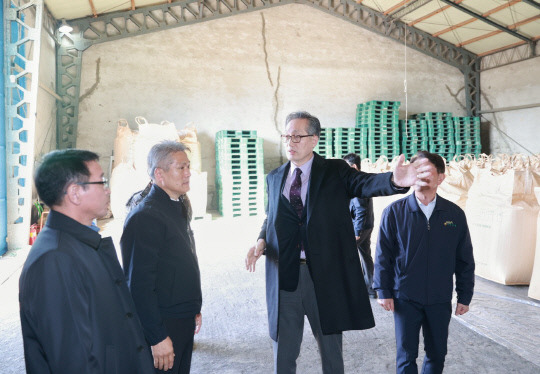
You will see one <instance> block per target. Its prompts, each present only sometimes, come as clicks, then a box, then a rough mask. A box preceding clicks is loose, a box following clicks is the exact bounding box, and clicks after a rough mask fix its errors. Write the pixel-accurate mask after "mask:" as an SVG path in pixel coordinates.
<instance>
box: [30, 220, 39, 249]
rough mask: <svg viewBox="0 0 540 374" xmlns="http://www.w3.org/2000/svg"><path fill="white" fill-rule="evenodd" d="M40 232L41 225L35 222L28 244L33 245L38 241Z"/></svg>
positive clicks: (31, 227)
mask: <svg viewBox="0 0 540 374" xmlns="http://www.w3.org/2000/svg"><path fill="white" fill-rule="evenodd" d="M38 233H39V225H38V224H37V223H34V224H33V225H31V226H30V238H29V239H28V244H30V245H32V244H34V242H35V241H36V237H37V234H38Z"/></svg>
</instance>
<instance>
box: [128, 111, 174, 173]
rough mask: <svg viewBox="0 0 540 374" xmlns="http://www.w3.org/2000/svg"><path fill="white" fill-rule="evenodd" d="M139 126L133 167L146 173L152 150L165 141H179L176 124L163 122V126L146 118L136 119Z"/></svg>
mask: <svg viewBox="0 0 540 374" xmlns="http://www.w3.org/2000/svg"><path fill="white" fill-rule="evenodd" d="M135 122H137V124H138V125H139V135H138V136H137V139H136V140H135V142H134V145H133V165H134V166H135V170H137V171H138V172H141V174H142V172H144V173H146V171H147V168H148V164H147V157H148V152H150V149H151V148H152V147H153V146H154V145H155V144H157V143H159V142H161V141H163V140H173V141H176V142H177V141H178V133H177V131H176V127H175V126H174V123H171V122H167V121H163V122H161V124H155V123H148V121H146V118H144V117H135Z"/></svg>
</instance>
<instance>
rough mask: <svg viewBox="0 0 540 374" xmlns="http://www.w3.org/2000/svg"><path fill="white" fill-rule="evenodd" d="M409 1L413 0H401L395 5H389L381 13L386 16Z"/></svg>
mask: <svg viewBox="0 0 540 374" xmlns="http://www.w3.org/2000/svg"><path fill="white" fill-rule="evenodd" d="M411 1H413V0H403V1H401V2H399V3H397V4H396V5H394V6H393V7H390V8H389V9H387V10H385V11H384V12H383V14H384V15H385V16H387V15H389V14H390V13H392V12H393V11H394V10H397V9H400V8H401V7H403V5H406V4H407V3H410V2H411Z"/></svg>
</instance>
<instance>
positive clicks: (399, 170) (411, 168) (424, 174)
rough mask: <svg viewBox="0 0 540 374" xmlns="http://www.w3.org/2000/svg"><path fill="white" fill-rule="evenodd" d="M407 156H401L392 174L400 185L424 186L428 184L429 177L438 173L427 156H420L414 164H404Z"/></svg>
mask: <svg viewBox="0 0 540 374" xmlns="http://www.w3.org/2000/svg"><path fill="white" fill-rule="evenodd" d="M404 162H405V156H404V155H401V156H399V159H398V162H397V165H396V168H395V169H394V173H393V175H392V180H393V182H394V184H395V185H396V186H398V187H411V186H412V187H422V186H426V185H427V184H428V182H427V179H429V178H430V177H434V176H436V175H437V170H436V169H435V166H434V165H433V164H431V163H430V162H429V160H428V159H427V158H419V159H418V160H416V161H415V162H414V163H412V164H408V165H404V164H403V163H404Z"/></svg>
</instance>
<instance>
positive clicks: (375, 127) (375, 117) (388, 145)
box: [356, 100, 401, 162]
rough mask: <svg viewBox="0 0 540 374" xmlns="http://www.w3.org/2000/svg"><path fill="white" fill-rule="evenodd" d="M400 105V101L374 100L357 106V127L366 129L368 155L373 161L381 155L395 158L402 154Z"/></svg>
mask: <svg viewBox="0 0 540 374" xmlns="http://www.w3.org/2000/svg"><path fill="white" fill-rule="evenodd" d="M400 105H401V102H399V101H377V100H373V101H368V102H367V103H363V104H358V106H357V109H356V127H358V128H361V129H364V130H365V132H364V134H366V135H367V141H366V145H367V155H368V157H369V158H370V159H371V161H373V162H375V161H376V160H377V159H378V158H379V157H380V156H387V157H388V158H394V157H395V156H399V154H400V144H399V107H400ZM366 130H367V131H366Z"/></svg>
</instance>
